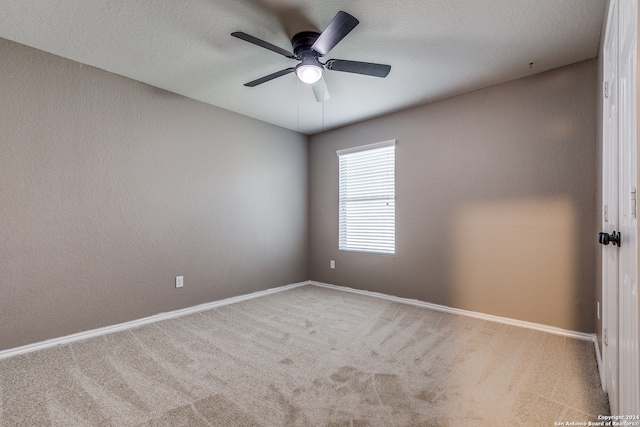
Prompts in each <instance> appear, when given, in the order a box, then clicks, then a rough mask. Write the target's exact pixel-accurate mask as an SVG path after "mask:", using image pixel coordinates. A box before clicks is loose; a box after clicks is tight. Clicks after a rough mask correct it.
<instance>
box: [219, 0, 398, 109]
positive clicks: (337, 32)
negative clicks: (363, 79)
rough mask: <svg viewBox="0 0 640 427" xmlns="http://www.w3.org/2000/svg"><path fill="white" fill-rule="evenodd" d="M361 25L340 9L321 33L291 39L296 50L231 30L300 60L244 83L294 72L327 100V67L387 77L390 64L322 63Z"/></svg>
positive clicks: (298, 35) (263, 46)
mask: <svg viewBox="0 0 640 427" xmlns="http://www.w3.org/2000/svg"><path fill="white" fill-rule="evenodd" d="M358 24H359V21H358V20H357V19H356V18H354V17H353V16H351V15H349V14H348V13H347V12H343V11H340V12H338V13H337V14H336V16H335V17H334V18H333V20H332V21H331V22H330V23H329V25H328V26H327V28H325V30H324V31H323V32H322V33H318V32H316V31H302V32H299V33H297V34H296V35H294V36H293V37H292V38H291V45H292V47H293V52H290V51H288V50H286V49H282V48H281V47H279V46H276V45H273V44H271V43H269V42H266V41H264V40H261V39H259V38H257V37H254V36H251V35H249V34H246V33H243V32H241V31H236V32H233V33H231V35H232V36H234V37H237V38H239V39H241V40H244V41H246V42H249V43H252V44H255V45H257V46H260V47H262V48H264V49H268V50H270V51H272V52H275V53H278V54H280V55H282V56H285V57H287V58H290V59H295V60H297V61H300V63H299V64H298V65H296V66H295V67H290V68H285V69H284V70H280V71H276V72H275V73H272V74H269V75H267V76H264V77H261V78H259V79H256V80H253V81H250V82H248V83H245V84H244V85H245V86H248V87H254V86H257V85H260V84H262V83H266V82H268V81H270V80H273V79H275V78H278V77H281V76H284V75H287V74H290V73H293V72H295V73H296V75H297V76H298V78H299V79H300V80H301V81H303V82H304V83H308V84H311V85H312V87H313V89H314V94H315V95H316V99H317V100H318V101H324V100H325V99H328V92H327V90H326V85H325V84H324V80H323V79H322V76H323V73H324V70H325V69H327V70H334V71H342V72H347V73H355V74H363V75H368V76H374V77H386V76H387V75H388V74H389V71H391V66H390V65H385V64H376V63H372V62H361V61H349V60H346V59H329V60H328V61H327V62H325V63H324V64H323V63H322V62H320V60H319V58H320V57H322V56H324V55H326V54H327V53H329V51H330V50H331V49H333V48H334V47H335V46H336V45H337V44H338V43H339V42H340V41H341V40H342V39H343V38H344V37H345V36H346V35H347V34H349V32H351V30H353V29H354V28H355V27H356V25H358ZM316 83H321V84H322V88H321V89H319V88H318V87H317V84H316Z"/></svg>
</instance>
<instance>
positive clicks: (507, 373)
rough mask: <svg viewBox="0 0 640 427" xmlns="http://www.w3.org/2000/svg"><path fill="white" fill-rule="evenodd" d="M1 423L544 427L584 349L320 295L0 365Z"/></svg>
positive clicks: (588, 388) (305, 290)
mask: <svg viewBox="0 0 640 427" xmlns="http://www.w3.org/2000/svg"><path fill="white" fill-rule="evenodd" d="M0 395H1V397H2V398H1V399H0V426H2V427H10V426H29V427H33V426H38V427H43V426H65V427H71V426H114V427H124V426H172V427H175V426H243V427H246V426H398V427H400V426H492V427H494V426H520V425H522V426H553V425H554V422H556V421H558V422H560V421H562V422H567V421H585V422H586V421H589V420H595V419H596V417H597V415H599V414H602V415H605V414H608V411H609V409H608V402H607V397H606V394H605V393H604V392H603V391H602V389H601V387H600V380H599V377H598V371H597V365H596V359H595V354H594V348H593V343H591V342H587V341H580V340H573V339H569V338H564V337H560V336H556V335H550V334H545V333H542V332H537V331H533V330H528V329H521V328H516V327H512V326H506V325H503V324H498V323H492V322H486V321H482V320H477V319H472V318H468V317H462V316H456V315H451V314H443V313H441V312H437V311H432V310H427V309H423V308H419V307H415V306H411V305H404V304H399V303H395V302H390V301H387V300H383V299H379V298H374V297H369V296H363V295H358V294H353V293H348V292H343V291H338V290H333V289H326V288H321V287H317V286H304V287H300V288H295V289H291V290H288V291H284V292H281V293H277V294H272V295H269V296H265V297H261V298H258V299H254V300H249V301H244V302H240V303H236V304H232V305H228V306H224V307H221V308H218V309H214V310H209V311H205V312H201V313H198V314H193V315H189V316H185V317H181V318H178V319H173V320H167V321H162V322H158V323H154V324H152V325H147V326H144V327H140V328H137V329H133V330H129V331H125V332H118V333H113V334H110V335H105V336H102V337H98V338H93V339H88V340H85V341H81V342H77V343H74V344H70V345H65V346H59V347H56V348H53V349H49V350H43V351H40V352H35V353H30V354H26V355H22V356H17V357H13V358H10V359H5V360H0Z"/></svg>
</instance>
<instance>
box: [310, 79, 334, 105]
mask: <svg viewBox="0 0 640 427" xmlns="http://www.w3.org/2000/svg"><path fill="white" fill-rule="evenodd" d="M311 89H313V94H314V95H315V96H316V101H318V102H322V101H326V100H327V99H329V98H331V97H330V96H329V91H328V90H327V84H326V83H325V81H324V77H323V78H321V79H320V80H318V81H317V82H315V83H314V84H312V85H311Z"/></svg>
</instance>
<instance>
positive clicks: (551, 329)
mask: <svg viewBox="0 0 640 427" xmlns="http://www.w3.org/2000/svg"><path fill="white" fill-rule="evenodd" d="M310 283H311V284H312V285H316V286H322V287H325V288H331V289H338V290H342V291H346V292H352V293H356V294H361V295H368V296H372V297H376V298H383V299H386V300H389V301H395V302H399V303H404V304H411V305H415V306H418V307H422V308H428V309H431V310H436V311H441V312H445V313H450V314H458V315H461V316H467V317H474V318H476V319H481V320H488V321H490V322H497V323H503V324H505V325H511V326H518V327H521V328H527V329H535V330H536V331H541V332H547V333H550V334H555V335H561V336H565V337H569V338H577V339H580V340H585V341H593V342H597V339H596V335H595V334H587V333H584V332H576V331H570V330H567V329H562V328H557V327H555V326H549V325H544V324H541V323H534V322H527V321H524V320H517V319H511V318H508V317H500V316H494V315H492V314H485V313H479V312H477V311H469V310H463V309H460V308H452V307H447V306H446V305H439V304H432V303H430V302H424V301H420V300H416V299H410V298H401V297H396V296H393V295H387V294H382V293H379V292H371V291H363V290H360V289H353V288H347V287H345V286H336V285H331V284H329V283H322V282H315V281H310Z"/></svg>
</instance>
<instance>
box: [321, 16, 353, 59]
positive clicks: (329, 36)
mask: <svg viewBox="0 0 640 427" xmlns="http://www.w3.org/2000/svg"><path fill="white" fill-rule="evenodd" d="M359 23H360V21H358V20H357V19H356V18H354V17H353V16H351V15H349V14H348V13H347V12H343V11H340V12H338V13H337V14H336V16H335V17H334V18H333V20H332V21H331V22H330V23H329V25H327V28H325V29H324V31H323V32H322V34H320V35H319V36H318V38H317V39H316V41H315V43H313V46H311V49H313V50H315V51H316V52H318V53H319V54H320V55H326V54H327V53H329V51H330V50H331V49H333V48H334V46H335V45H337V44H338V43H339V42H340V40H342V39H343V38H344V37H345V36H346V35H347V34H349V32H350V31H351V30H353V29H354V28H355V27H356V25H358V24H359Z"/></svg>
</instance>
